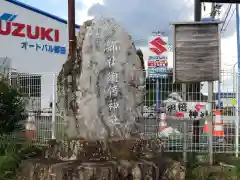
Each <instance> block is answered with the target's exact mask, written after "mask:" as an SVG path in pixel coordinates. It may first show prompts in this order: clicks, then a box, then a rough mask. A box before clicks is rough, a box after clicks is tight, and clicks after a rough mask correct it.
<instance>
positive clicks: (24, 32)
mask: <svg viewBox="0 0 240 180" xmlns="http://www.w3.org/2000/svg"><path fill="white" fill-rule="evenodd" d="M16 17H17V15H14V14H8V13H4V14H2V15H0V35H3V36H8V35H11V36H15V37H23V38H28V39H34V40H36V39H40V40H46V41H51V42H59V37H60V31H59V30H58V29H54V28H45V27H41V26H34V25H30V24H25V23H18V22H14V20H15V19H16Z"/></svg>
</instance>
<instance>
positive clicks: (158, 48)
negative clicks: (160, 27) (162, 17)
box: [149, 37, 167, 55]
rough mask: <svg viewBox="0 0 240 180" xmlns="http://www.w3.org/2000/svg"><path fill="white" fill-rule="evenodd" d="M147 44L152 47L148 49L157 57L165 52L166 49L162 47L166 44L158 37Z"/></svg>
mask: <svg viewBox="0 0 240 180" xmlns="http://www.w3.org/2000/svg"><path fill="white" fill-rule="evenodd" d="M149 43H150V44H152V45H153V46H154V47H153V48H150V50H151V51H152V52H154V53H155V54H157V55H161V54H162V53H164V52H166V51H167V49H166V48H165V47H164V45H166V44H167V43H166V42H165V41H164V40H162V39H161V38H160V37H156V38H155V39H153V40H152V41H150V42H149Z"/></svg>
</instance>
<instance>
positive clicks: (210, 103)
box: [208, 82, 213, 165]
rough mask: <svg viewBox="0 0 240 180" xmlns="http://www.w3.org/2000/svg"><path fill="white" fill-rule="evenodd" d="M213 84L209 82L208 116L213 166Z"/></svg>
mask: <svg viewBox="0 0 240 180" xmlns="http://www.w3.org/2000/svg"><path fill="white" fill-rule="evenodd" d="M212 103H213V82H208V105H209V116H208V127H209V134H208V137H209V138H208V142H209V149H208V151H209V164H210V165H212V164H213V112H212V108H213V106H212Z"/></svg>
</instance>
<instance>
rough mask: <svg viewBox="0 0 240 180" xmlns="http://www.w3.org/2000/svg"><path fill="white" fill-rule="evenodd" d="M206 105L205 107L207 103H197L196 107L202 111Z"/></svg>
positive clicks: (198, 110)
mask: <svg viewBox="0 0 240 180" xmlns="http://www.w3.org/2000/svg"><path fill="white" fill-rule="evenodd" d="M204 107H205V104H196V106H195V109H196V111H197V112H200V110H201V109H202V108H204Z"/></svg>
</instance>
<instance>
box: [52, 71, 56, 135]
mask: <svg viewBox="0 0 240 180" xmlns="http://www.w3.org/2000/svg"><path fill="white" fill-rule="evenodd" d="M52 139H56V74H54V75H53V83H52Z"/></svg>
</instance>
